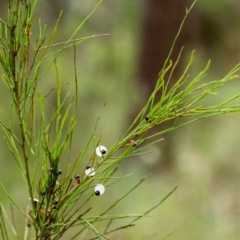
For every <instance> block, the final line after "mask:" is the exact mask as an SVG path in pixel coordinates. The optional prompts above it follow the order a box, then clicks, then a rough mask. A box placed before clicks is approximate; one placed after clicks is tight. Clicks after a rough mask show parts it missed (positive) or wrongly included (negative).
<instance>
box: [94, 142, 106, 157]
mask: <svg viewBox="0 0 240 240" xmlns="http://www.w3.org/2000/svg"><path fill="white" fill-rule="evenodd" d="M96 154H97V155H98V156H99V157H102V156H104V155H106V154H107V148H106V147H104V146H101V145H100V146H98V147H97V148H96Z"/></svg>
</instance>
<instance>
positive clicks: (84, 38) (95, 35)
mask: <svg viewBox="0 0 240 240" xmlns="http://www.w3.org/2000/svg"><path fill="white" fill-rule="evenodd" d="M104 36H110V34H109V33H103V34H94V35H91V36H88V37H82V38H75V39H73V40H68V41H64V42H59V43H55V44H51V45H48V46H44V47H40V48H35V49H34V50H35V51H37V50H40V49H44V48H49V47H54V46H58V45H61V44H65V43H71V42H76V41H80V40H86V39H90V38H95V37H104Z"/></svg>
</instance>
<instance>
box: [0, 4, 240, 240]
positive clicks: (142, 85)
mask: <svg viewBox="0 0 240 240" xmlns="http://www.w3.org/2000/svg"><path fill="white" fill-rule="evenodd" d="M6 2H7V1H3V0H1V1H0V3H1V9H0V12H1V18H3V19H4V18H5V17H6V12H7V10H6V9H7V8H6V7H4V6H5V5H6ZM96 3H97V1H95V0H81V1H76V0H68V1H66V0H49V1H43V0H41V1H40V3H39V4H38V7H37V10H36V23H37V21H38V19H39V18H41V19H42V22H43V23H47V24H48V28H49V30H51V29H52V28H53V26H54V24H55V22H56V19H57V17H58V14H59V11H60V10H61V9H63V10H64V12H63V17H62V19H61V22H60V26H59V29H58V35H57V36H58V37H57V38H56V39H55V42H60V41H64V40H67V39H68V37H69V36H70V35H71V34H72V32H73V31H74V29H75V28H76V27H77V25H78V24H79V22H81V21H82V20H83V19H84V18H85V17H86V16H87V15H88V14H89V13H90V11H91V10H92V9H93V7H94V6H95V5H96ZM191 3H192V1H191V0H181V1H177V0H162V1H160V0H159V1H157V0H131V1H129V0H121V1H112V0H104V1H103V3H102V4H101V5H100V7H99V8H98V10H97V11H96V12H95V14H94V15H93V16H92V17H91V18H90V19H89V20H88V21H87V22H86V24H85V25H84V27H83V28H82V30H81V31H80V33H79V37H85V36H90V35H93V34H102V33H109V34H110V36H106V37H101V38H94V39H90V40H87V41H86V42H84V43H83V44H81V45H79V46H78V47H77V52H78V56H77V58H78V79H79V113H78V114H79V116H78V123H77V127H76V132H77V134H75V136H77V138H76V137H75V150H76V151H77V150H79V148H83V147H84V145H85V144H86V142H87V140H88V138H89V136H90V134H91V133H92V130H93V128H94V125H95V122H96V119H97V117H98V115H99V113H100V110H101V109H102V107H103V106H104V103H105V102H106V103H107V105H106V108H105V110H104V112H103V114H102V116H101V119H100V123H99V126H98V134H102V135H103V142H104V145H106V146H107V147H108V148H110V147H111V146H112V145H113V144H114V142H115V141H117V140H118V139H119V138H120V137H121V136H122V134H123V133H124V131H125V129H126V128H127V126H128V125H129V124H130V123H131V121H132V120H133V118H134V116H135V115H136V114H137V113H138V111H139V110H140V109H141V107H142V106H143V104H144V103H145V101H146V99H147V98H148V96H149V94H150V93H151V91H152V90H153V87H154V85H155V82H156V80H157V76H158V73H159V71H160V70H161V68H162V66H163V63H164V60H165V58H166V57H167V55H168V52H169V50H170V47H171V45H172V42H173V39H174V37H175V36H176V34H177V31H178V28H179V25H180V23H181V21H182V19H183V17H184V14H185V9H186V7H189V6H190V5H191ZM239 9H240V1H238V0H211V1H209V0H199V1H198V3H197V4H196V6H195V7H194V9H193V11H192V12H191V14H190V16H189V18H188V19H187V22H186V24H185V25H184V29H183V31H182V33H181V35H180V38H179V40H178V42H177V45H176V48H175V50H174V53H173V56H172V59H173V61H174V60H175V59H176V58H177V55H178V53H179V50H180V48H181V47H182V46H183V45H184V52H183V56H182V59H181V62H180V64H179V65H178V68H177V70H176V72H175V75H174V76H173V79H172V80H173V81H174V80H177V78H178V76H180V74H181V70H182V66H184V63H186V59H187V58H188V57H189V54H190V52H191V51H192V50H193V49H195V50H196V57H195V59H196V60H195V67H194V69H193V72H194V71H200V70H201V69H202V68H203V67H204V66H205V63H206V62H207V60H208V59H211V60H212V65H211V69H210V71H209V72H208V75H207V76H206V77H205V79H206V81H208V79H212V80H214V79H219V78H221V77H222V76H223V75H224V74H225V73H227V71H229V70H230V69H231V68H232V67H233V66H234V65H236V64H237V63H238V62H240V45H239V39H240V31H239V29H240V15H239ZM72 55H73V49H69V50H68V51H66V52H64V53H63V54H62V57H61V58H59V60H58V64H59V72H60V77H61V81H62V83H67V82H70V87H69V88H71V82H72V81H74V80H73V79H74V76H73V65H72V64H73V62H72V59H73V57H72ZM52 74H53V76H52V78H51V77H49V79H45V81H44V88H43V91H45V92H46V93H47V92H49V90H50V89H51V88H52V87H53V86H54V84H55V82H54V80H52V79H54V73H52ZM72 87H73V86H72ZM239 89H240V84H239V83H238V82H237V81H236V82H234V83H232V84H229V87H227V88H225V91H222V92H220V96H219V97H222V99H225V98H226V96H229V95H233V94H234V93H236V94H237V93H239ZM68 90H69V89H68ZM68 90H66V91H68ZM0 94H1V100H0V105H1V110H0V118H1V119H2V120H6V119H7V117H8V116H6V114H5V112H6V111H5V101H7V99H9V97H10V96H8V95H7V92H6V88H5V86H4V84H3V83H1V87H0ZM54 104H55V101H54V97H53V99H52V103H51V104H49V111H50V112H51V108H52V107H54ZM239 126H240V122H239V120H236V119H234V118H231V117H230V116H221V117H215V118H211V119H207V120H202V121H199V122H195V123H193V124H192V125H189V126H188V127H185V128H182V129H181V130H178V131H176V132H172V133H169V134H166V135H164V136H163V137H164V139H165V140H164V141H163V142H161V143H159V144H156V145H154V146H153V147H152V148H151V149H149V150H154V153H151V154H148V155H143V156H142V157H140V158H138V159H128V160H126V161H125V162H124V163H123V164H122V166H121V168H120V169H119V171H118V172H117V173H116V175H118V176H122V175H124V174H127V173H131V172H132V173H134V174H133V175H132V176H131V177H129V178H127V179H125V180H123V181H122V182H120V183H119V184H117V185H114V186H111V187H109V188H108V189H107V191H106V193H105V194H104V195H103V196H101V198H98V199H97V201H98V202H99V204H98V207H99V208H101V207H102V206H103V205H106V206H107V205H109V203H111V202H113V201H114V199H117V198H118V197H120V196H121V195H123V194H124V193H125V192H126V191H128V190H129V188H130V185H134V184H135V183H136V182H138V180H139V179H140V178H141V177H142V176H144V175H146V174H148V173H152V175H151V177H150V178H149V179H148V180H147V181H146V182H145V183H144V184H143V185H142V186H141V187H140V188H138V189H137V190H136V191H135V192H134V193H132V194H131V195H129V196H128V197H127V198H126V199H124V200H123V201H122V202H121V203H120V204H119V206H118V208H117V209H116V210H114V211H113V212H112V213H143V212H145V211H146V210H147V209H149V208H150V207H151V206H154V205H155V204H157V202H158V201H159V200H160V199H161V198H163V197H164V196H165V195H166V194H167V193H168V192H170V191H171V190H172V189H173V188H174V187H175V186H176V185H177V186H178V189H177V191H176V192H175V193H174V194H173V195H172V196H171V197H170V198H169V199H168V200H167V201H166V202H164V204H163V205H161V206H160V207H159V208H158V209H156V210H155V211H154V212H153V214H154V217H152V218H145V219H142V220H141V221H139V222H138V224H137V225H136V226H135V227H134V228H129V229H126V230H122V231H119V232H116V233H114V234H112V235H110V239H116V240H117V239H136V240H137V239H153V240H154V239H156V240H157V239H162V238H164V237H165V236H167V235H168V234H169V233H172V232H174V231H176V232H174V233H173V234H172V235H171V237H169V239H172V240H179V239H184V240H192V239H194V240H195V239H204V240H207V239H209V240H212V239H218V240H223V239H224V240H225V239H228V240H237V239H239V236H240V184H239V183H240V174H239V172H240V163H239V154H240V150H239V145H238V144H239V135H240V127H239ZM166 127H167V126H166V125H164V126H160V127H159V129H156V131H159V130H160V129H164V128H166ZM0 144H1V158H0V166H1V167H0V181H1V182H2V183H3V184H4V186H5V187H6V188H7V189H8V190H9V191H10V193H11V194H12V195H13V197H14V198H15V199H17V200H18V202H19V204H20V206H22V207H23V208H25V207H24V206H26V204H27V203H28V197H27V196H28V195H27V190H26V188H25V184H24V182H23V181H22V177H21V175H20V174H19V171H18V168H17V165H16V163H15V161H13V159H12V156H11V154H10V153H9V150H8V148H7V146H6V144H5V142H4V140H3V138H0ZM1 201H2V202H3V204H4V205H5V207H6V208H7V209H8V210H9V209H10V207H8V204H9V201H8V200H7V198H6V196H4V195H3V193H1ZM95 204H96V203H95ZM9 211H10V210H9ZM16 211H17V210H16ZM17 219H18V220H19V222H18V221H17V224H16V225H17V228H18V230H20V229H23V228H24V224H23V221H20V220H22V219H23V217H22V216H18V217H17ZM20 239H21V238H20ZM64 239H68V238H64ZM86 239H87V238H86Z"/></svg>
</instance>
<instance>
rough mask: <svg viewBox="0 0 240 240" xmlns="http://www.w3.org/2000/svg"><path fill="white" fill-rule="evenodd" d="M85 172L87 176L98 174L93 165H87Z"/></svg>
mask: <svg viewBox="0 0 240 240" xmlns="http://www.w3.org/2000/svg"><path fill="white" fill-rule="evenodd" d="M85 174H86V175H87V176H89V177H93V176H94V175H95V174H96V172H95V170H94V168H92V167H91V166H89V165H87V166H86V170H85Z"/></svg>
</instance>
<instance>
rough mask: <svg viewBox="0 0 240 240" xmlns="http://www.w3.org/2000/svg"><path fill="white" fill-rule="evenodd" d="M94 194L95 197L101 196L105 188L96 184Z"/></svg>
mask: <svg viewBox="0 0 240 240" xmlns="http://www.w3.org/2000/svg"><path fill="white" fill-rule="evenodd" d="M94 192H95V195H96V196H99V195H102V194H103V193H104V192H105V187H104V186H103V185H102V184H97V185H96V187H95V188H94Z"/></svg>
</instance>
